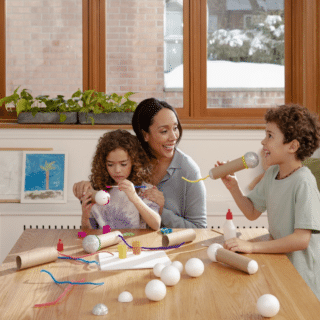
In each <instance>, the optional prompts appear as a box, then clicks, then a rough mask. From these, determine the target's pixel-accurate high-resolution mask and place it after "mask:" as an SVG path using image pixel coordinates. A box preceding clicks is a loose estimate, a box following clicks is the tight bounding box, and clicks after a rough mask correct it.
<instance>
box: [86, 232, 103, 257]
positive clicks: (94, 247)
mask: <svg viewBox="0 0 320 320" xmlns="http://www.w3.org/2000/svg"><path fill="white" fill-rule="evenodd" d="M99 246H100V242H99V239H98V237H97V236H95V235H90V236H86V237H85V238H84V239H83V240H82V248H83V250H84V251H85V252H87V253H94V252H97V251H98V250H99Z"/></svg>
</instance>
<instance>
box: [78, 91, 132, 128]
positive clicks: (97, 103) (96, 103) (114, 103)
mask: <svg viewBox="0 0 320 320" xmlns="http://www.w3.org/2000/svg"><path fill="white" fill-rule="evenodd" d="M133 94H134V92H127V93H126V94H124V95H123V96H120V95H117V94H116V93H112V94H111V95H108V94H105V93H104V92H97V91H95V90H86V91H84V92H82V91H81V90H80V89H79V90H78V91H76V92H75V93H74V94H73V95H72V98H78V99H79V101H78V103H79V102H80V101H81V104H82V106H81V107H80V109H79V112H84V113H86V116H87V118H88V113H89V112H93V113H94V114H101V113H112V112H134V111H135V109H136V107H137V103H136V102H135V101H132V100H130V98H129V97H130V96H131V95H133ZM89 119H90V120H91V123H92V124H94V119H93V117H91V116H89Z"/></svg>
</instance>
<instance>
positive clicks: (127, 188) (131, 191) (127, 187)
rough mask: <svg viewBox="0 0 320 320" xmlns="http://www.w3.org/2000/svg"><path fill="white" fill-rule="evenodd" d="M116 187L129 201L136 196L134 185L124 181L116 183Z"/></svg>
mask: <svg viewBox="0 0 320 320" xmlns="http://www.w3.org/2000/svg"><path fill="white" fill-rule="evenodd" d="M118 187H119V190H120V191H123V192H124V193H125V194H126V195H127V197H128V198H129V200H130V201H132V199H133V197H134V196H136V195H137V193H136V189H135V187H134V184H133V183H132V182H131V181H129V180H127V179H125V180H122V181H121V182H119V183H118Z"/></svg>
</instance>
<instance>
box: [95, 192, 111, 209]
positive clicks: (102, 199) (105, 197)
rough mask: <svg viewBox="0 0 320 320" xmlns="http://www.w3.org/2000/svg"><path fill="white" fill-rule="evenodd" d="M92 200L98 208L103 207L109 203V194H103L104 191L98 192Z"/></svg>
mask: <svg viewBox="0 0 320 320" xmlns="http://www.w3.org/2000/svg"><path fill="white" fill-rule="evenodd" d="M94 200H95V201H96V203H97V204H99V205H100V206H104V205H105V204H108V203H109V201H110V194H109V193H108V192H105V191H104V190H100V191H98V192H97V193H96V195H95V197H94Z"/></svg>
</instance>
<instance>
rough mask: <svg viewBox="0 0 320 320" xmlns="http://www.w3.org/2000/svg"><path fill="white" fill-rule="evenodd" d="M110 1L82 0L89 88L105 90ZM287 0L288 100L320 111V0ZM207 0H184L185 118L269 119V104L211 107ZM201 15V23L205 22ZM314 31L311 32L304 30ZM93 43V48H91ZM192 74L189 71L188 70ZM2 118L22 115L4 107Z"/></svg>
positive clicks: (0, 87)
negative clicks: (319, 12) (243, 106)
mask: <svg viewBox="0 0 320 320" xmlns="http://www.w3.org/2000/svg"><path fill="white" fill-rule="evenodd" d="M105 1H106V0H95V1H89V0H82V4H83V8H82V13H83V16H82V20H83V90H87V89H95V90H98V91H105V84H106V68H105V67H106V47H105V46H106V39H105V36H106V31H105V21H106V17H105V8H106V5H105ZM284 1H285V24H286V26H285V61H286V62H285V103H299V104H302V105H304V106H305V107H307V108H308V109H309V110H310V111H312V112H317V113H318V114H320V95H319V94H317V93H318V91H319V89H318V88H320V70H319V68H318V66H319V65H320V50H319V49H320V45H319V42H320V37H319V36H317V34H318V30H319V27H320V16H319V15H317V12H318V10H319V7H320V0H303V1H298V2H297V1H294V0H284ZM5 8H6V6H5V1H1V4H0V73H1V74H2V75H3V76H2V77H0V98H1V97H4V96H5V95H6V92H5V91H6V79H5V74H6V64H5V61H6V54H5V53H6V38H5V34H6V33H5V15H6V12H5ZM206 10H207V0H184V3H183V19H184V39H183V55H184V57H183V59H184V79H183V83H184V88H183V99H184V103H183V108H177V109H176V110H177V112H178V115H179V117H180V118H181V121H182V123H183V124H190V125H192V126H194V127H195V128H196V127H197V125H200V126H201V125H205V126H206V128H210V127H211V128H214V127H217V128H219V129H220V128H221V126H223V128H235V127H237V126H238V127H239V128H241V127H244V126H245V128H250V127H252V128H253V127H256V126H260V125H263V124H264V114H265V111H266V109H265V108H261V109H260V108H253V109H241V108H228V109H224V108H217V109H207V108H206V106H207V85H206V78H207V69H206V67H207V66H206V64H207V39H206V36H207V21H206V20H207V12H206ZM199 21H200V23H199ZM305 34H308V37H303V35H305ZM89 48H90V50H89ZM186 75H189V77H188V76H186ZM0 122H16V116H15V115H14V114H12V113H8V112H7V111H6V110H5V108H4V107H2V108H1V107H0Z"/></svg>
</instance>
